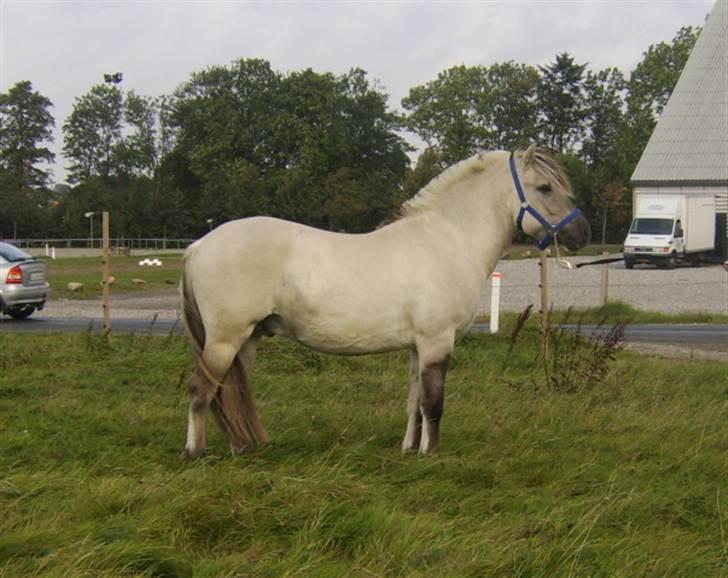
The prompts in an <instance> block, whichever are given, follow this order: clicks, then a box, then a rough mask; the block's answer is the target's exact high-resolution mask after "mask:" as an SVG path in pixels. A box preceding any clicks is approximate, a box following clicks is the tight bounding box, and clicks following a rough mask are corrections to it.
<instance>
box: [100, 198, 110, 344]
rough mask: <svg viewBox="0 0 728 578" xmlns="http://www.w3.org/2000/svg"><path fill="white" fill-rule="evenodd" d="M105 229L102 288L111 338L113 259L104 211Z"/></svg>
mask: <svg viewBox="0 0 728 578" xmlns="http://www.w3.org/2000/svg"><path fill="white" fill-rule="evenodd" d="M101 227H102V229H103V249H104V251H103V256H102V257H101V286H102V288H103V295H104V300H103V305H102V308H103V312H104V336H105V337H106V338H108V337H109V334H110V333H111V311H110V310H109V305H110V303H109V301H110V299H109V297H110V292H111V287H110V286H109V261H110V259H111V252H110V251H109V212H108V211H104V212H103V213H102V224H101Z"/></svg>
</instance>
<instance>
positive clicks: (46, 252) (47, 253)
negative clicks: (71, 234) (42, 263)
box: [45, 243, 49, 257]
mask: <svg viewBox="0 0 728 578" xmlns="http://www.w3.org/2000/svg"><path fill="white" fill-rule="evenodd" d="M48 255H49V251H48V243H46V244H45V256H46V257H47V256H48Z"/></svg>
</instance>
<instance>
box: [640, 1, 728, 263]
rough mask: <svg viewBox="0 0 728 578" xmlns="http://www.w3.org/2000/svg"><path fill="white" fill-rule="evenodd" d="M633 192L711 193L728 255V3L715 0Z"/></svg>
mask: <svg viewBox="0 0 728 578" xmlns="http://www.w3.org/2000/svg"><path fill="white" fill-rule="evenodd" d="M632 185H633V186H634V193H635V195H637V194H638V193H640V192H646V191H652V192H659V193H677V192H681V193H687V194H690V193H706V192H707V193H711V194H714V195H715V198H716V247H717V248H718V249H719V250H720V251H721V253H722V254H723V256H728V241H726V238H727V237H728V226H727V225H726V221H727V216H726V215H727V214H728V0H717V1H716V3H715V6H713V10H712V11H711V13H710V16H709V17H708V19H707V20H706V22H705V26H704V27H703V30H702V31H701V33H700V36H699V37H698V40H697V42H696V43H695V47H694V48H693V51H692V53H691V54H690V57H689V58H688V61H687V63H686V64H685V68H684V70H683V72H682V74H681V75H680V79H679V80H678V82H677V84H676V85H675V89H674V90H673V92H672V95H671V96H670V99H669V101H668V103H667V105H666V106H665V109H664V111H663V113H662V116H661V117H660V119H659V120H658V122H657V126H656V127H655V130H654V132H653V133H652V136H651V137H650V140H649V142H648V143H647V146H646V147H645V150H644V152H643V153H642V157H641V158H640V161H639V163H638V164H637V168H636V169H635V171H634V174H633V175H632Z"/></svg>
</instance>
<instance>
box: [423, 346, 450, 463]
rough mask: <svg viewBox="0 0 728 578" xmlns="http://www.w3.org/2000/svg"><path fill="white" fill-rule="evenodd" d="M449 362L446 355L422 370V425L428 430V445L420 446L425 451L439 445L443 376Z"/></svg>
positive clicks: (443, 389)
mask: <svg viewBox="0 0 728 578" xmlns="http://www.w3.org/2000/svg"><path fill="white" fill-rule="evenodd" d="M449 363H450V356H449V355H448V356H446V357H445V358H444V359H443V360H442V361H437V362H435V363H430V364H429V365H427V366H426V367H425V368H424V369H423V370H422V375H421V380H422V400H421V407H422V413H423V417H424V420H425V421H424V423H423V425H422V427H425V428H427V432H428V437H427V441H428V447H426V448H422V449H423V450H424V451H425V452H431V451H435V450H437V448H438V447H439V445H440V419H441V418H442V412H443V409H444V404H445V376H446V374H447V368H448V365H449Z"/></svg>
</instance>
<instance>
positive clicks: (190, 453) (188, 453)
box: [180, 448, 207, 460]
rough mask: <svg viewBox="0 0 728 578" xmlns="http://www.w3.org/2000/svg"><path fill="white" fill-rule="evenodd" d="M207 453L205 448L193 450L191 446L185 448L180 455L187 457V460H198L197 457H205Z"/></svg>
mask: <svg viewBox="0 0 728 578" xmlns="http://www.w3.org/2000/svg"><path fill="white" fill-rule="evenodd" d="M206 453H207V450H205V449H204V448H201V449H196V450H193V449H190V448H185V449H184V451H183V452H182V455H181V456H180V457H182V458H184V459H187V460H196V459H197V458H202V457H205V454H206Z"/></svg>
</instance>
